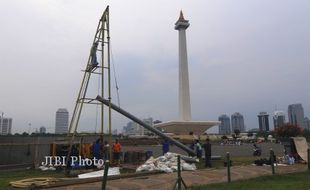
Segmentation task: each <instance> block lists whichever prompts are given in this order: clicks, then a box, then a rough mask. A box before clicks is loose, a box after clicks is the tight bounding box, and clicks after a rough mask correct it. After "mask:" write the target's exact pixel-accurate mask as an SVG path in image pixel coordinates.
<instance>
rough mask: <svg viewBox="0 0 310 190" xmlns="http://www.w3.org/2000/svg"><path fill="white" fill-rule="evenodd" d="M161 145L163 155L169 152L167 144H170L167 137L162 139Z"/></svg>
mask: <svg viewBox="0 0 310 190" xmlns="http://www.w3.org/2000/svg"><path fill="white" fill-rule="evenodd" d="M162 146H163V155H164V154H166V153H167V152H169V146H170V143H169V141H168V140H167V139H166V140H164V141H163V143H162Z"/></svg>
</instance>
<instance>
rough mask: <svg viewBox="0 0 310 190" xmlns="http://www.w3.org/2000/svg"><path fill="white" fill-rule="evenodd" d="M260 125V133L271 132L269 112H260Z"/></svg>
mask: <svg viewBox="0 0 310 190" xmlns="http://www.w3.org/2000/svg"><path fill="white" fill-rule="evenodd" d="M257 117H258V125H259V130H260V131H269V114H268V113H267V112H259V114H258V115H257Z"/></svg>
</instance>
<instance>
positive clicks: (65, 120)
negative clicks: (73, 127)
mask: <svg viewBox="0 0 310 190" xmlns="http://www.w3.org/2000/svg"><path fill="white" fill-rule="evenodd" d="M68 124H69V112H68V110H67V109H65V108H59V109H58V110H57V112H56V123H55V133H56V134H64V133H67V132H68Z"/></svg>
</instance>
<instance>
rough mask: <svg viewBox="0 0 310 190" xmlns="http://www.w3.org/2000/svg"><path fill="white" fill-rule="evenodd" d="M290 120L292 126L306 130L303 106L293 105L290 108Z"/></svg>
mask: <svg viewBox="0 0 310 190" xmlns="http://www.w3.org/2000/svg"><path fill="white" fill-rule="evenodd" d="M287 112H288V120H289V122H290V123H291V124H293V125H297V126H299V127H302V128H304V126H303V121H304V118H305V117H304V108H303V107H302V105H301V104H291V105H289V106H288V111H287Z"/></svg>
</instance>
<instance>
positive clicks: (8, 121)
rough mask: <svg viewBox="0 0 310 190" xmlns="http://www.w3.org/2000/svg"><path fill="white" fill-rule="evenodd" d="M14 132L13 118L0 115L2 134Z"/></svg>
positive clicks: (0, 130) (0, 132) (0, 131)
mask: <svg viewBox="0 0 310 190" xmlns="http://www.w3.org/2000/svg"><path fill="white" fill-rule="evenodd" d="M11 133H12V118H5V117H1V116H0V134H1V135H8V134H11Z"/></svg>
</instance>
